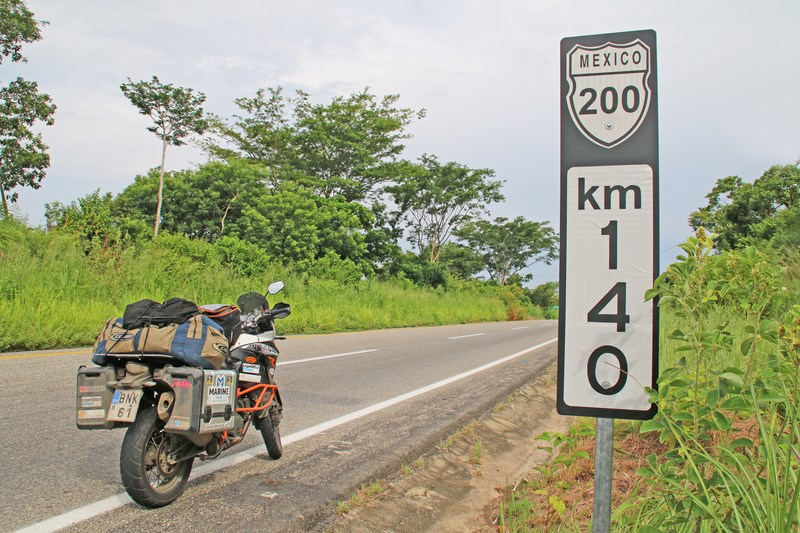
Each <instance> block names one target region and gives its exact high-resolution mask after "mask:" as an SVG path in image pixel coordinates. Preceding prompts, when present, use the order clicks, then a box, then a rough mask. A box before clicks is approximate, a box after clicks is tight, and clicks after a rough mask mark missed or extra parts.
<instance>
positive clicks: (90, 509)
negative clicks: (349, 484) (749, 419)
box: [16, 333, 557, 533]
mask: <svg viewBox="0 0 800 533" xmlns="http://www.w3.org/2000/svg"><path fill="white" fill-rule="evenodd" d="M481 335H482V333H481ZM556 340H557V339H550V340H549V341H546V342H543V343H541V344H537V345H536V346H531V347H530V348H526V349H524V350H522V351H519V352H517V353H514V354H511V355H507V356H506V357H502V358H500V359H497V360H495V361H492V362H491V363H486V364H485V365H481V366H479V367H477V368H473V369H472V370H467V371H466V372H462V373H460V374H456V375H455V376H451V377H449V378H446V379H443V380H441V381H437V382H436V383H431V384H430V385H426V386H425V387H422V388H419V389H416V390H413V391H411V392H407V393H405V394H401V395H400V396H395V397H394V398H389V399H388V400H384V401H382V402H379V403H376V404H373V405H370V406H367V407H365V408H363V409H359V410H358V411H353V412H352V413H349V414H346V415H344V416H340V417H337V418H334V419H331V420H328V421H327V422H322V423H321V424H317V425H315V426H311V427H309V428H306V429H301V430H300V431H297V432H295V433H292V434H291V435H287V436H286V437H284V438H283V439H282V440H283V444H284V445H289V444H292V443H295V442H298V441H301V440H303V439H307V438H309V437H313V436H314V435H319V434H320V433H323V432H325V431H327V430H329V429H333V428H335V427H337V426H341V425H342V424H346V423H348V422H352V421H353V420H358V419H359V418H362V417H365V416H367V415H371V414H372V413H376V412H378V411H381V410H382V409H386V408H388V407H392V406H394V405H397V404H399V403H401V402H405V401H407V400H410V399H412V398H416V397H417V396H420V395H422V394H425V393H427V392H431V391H433V390H436V389H439V388H441V387H444V386H446V385H449V384H451V383H455V382H456V381H459V380H462V379H464V378H468V377H469V376H473V375H475V374H477V373H479V372H483V371H484V370H488V369H489V368H492V367H495V366H497V365H501V364H503V363H507V362H508V361H511V360H513V359H516V358H518V357H521V356H523V355H525V354H528V353H530V352H533V351H535V350H538V349H539V348H543V347H545V346H547V345H548V344H552V343H554V342H556ZM264 453H266V450H265V449H264V447H263V446H261V445H259V446H254V447H252V448H249V449H247V450H244V451H241V452H239V453H236V454H234V455H231V456H226V457H222V458H220V459H215V460H214V461H213V462H211V463H203V464H202V465H201V466H199V467H198V468H195V469H194V470H193V471H192V477H191V479H193V480H194V479H198V478H201V477H203V476H207V475H209V474H212V473H214V472H217V471H218V470H222V469H223V468H227V467H229V466H233V465H235V464H238V463H241V462H243V461H247V460H248V459H252V458H254V457H257V456H259V455H263V454H264ZM130 502H131V499H130V497H129V496H128V495H127V494H124V493H123V494H117V495H115V496H111V497H110V498H106V499H104V500H100V501H98V502H95V503H90V504H89V505H85V506H83V507H80V508H78V509H74V510H72V511H68V512H66V513H64V514H61V515H58V516H54V517H52V518H48V519H47V520H43V521H42V522H39V523H37V524H33V525H30V526H27V527H25V528H23V529H19V530H17V531H16V533H45V532H48V533H49V532H52V531H57V530H59V529H62V528H65V527H67V526H71V525H73V524H77V523H79V522H82V521H84V520H88V519H90V518H94V517H95V516H98V515H101V514H103V513H106V512H108V511H112V510H114V509H117V508H119V507H122V506H124V505H127V504H128V503H130Z"/></svg>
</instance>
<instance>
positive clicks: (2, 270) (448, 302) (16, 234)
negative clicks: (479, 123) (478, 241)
mask: <svg viewBox="0 0 800 533" xmlns="http://www.w3.org/2000/svg"><path fill="white" fill-rule="evenodd" d="M82 243H83V241H81V240H79V238H78V237H76V236H71V235H65V234H59V233H54V232H51V233H45V232H43V231H41V230H36V229H31V228H27V227H25V226H23V225H21V224H19V223H15V222H13V221H12V222H8V221H6V222H0V351H8V350H24V349H44V348H59V347H69V346H83V345H89V344H91V343H93V342H94V338H95V335H96V334H97V333H98V332H99V330H100V328H101V326H102V324H103V323H104V322H105V321H106V320H107V319H109V318H112V317H117V316H121V315H122V312H123V311H124V309H125V306H126V305H127V304H128V303H131V302H134V301H137V300H140V299H143V298H150V299H153V300H157V301H164V300H166V299H168V298H171V297H175V296H179V297H182V298H186V299H188V300H191V301H194V302H196V303H198V304H207V303H231V304H232V303H235V302H236V299H237V297H238V296H239V295H240V294H242V293H244V292H248V291H264V290H265V289H266V287H267V285H268V284H269V283H270V282H272V281H275V280H278V279H281V280H283V281H285V283H286V289H285V291H284V292H282V293H280V294H278V295H276V296H272V297H271V298H270V303H276V302H277V301H285V302H287V303H289V304H291V306H292V315H291V316H290V317H289V318H287V319H285V320H282V321H281V322H280V332H281V333H285V334H302V333H331V332H338V331H355V330H365V329H379V328H389V327H410V326H428V325H442V324H454V323H471V322H481V321H497V320H506V319H507V318H508V316H509V314H510V312H511V311H510V310H511V308H512V307H513V313H514V314H515V315H516V314H517V313H519V312H520V311H519V308H520V303H519V301H515V300H514V298H513V296H512V295H511V293H510V292H509V291H505V290H503V289H498V288H496V287H487V286H485V285H481V284H478V283H465V282H457V281H454V282H451V283H450V284H449V286H448V288H447V289H446V290H445V289H443V288H439V289H430V288H421V287H417V286H414V285H411V284H410V283H408V282H400V281H398V282H393V281H378V280H362V281H360V282H357V283H347V284H343V283H337V282H335V281H331V280H327V279H318V278H311V277H309V276H306V275H304V274H303V273H298V272H291V271H289V270H287V269H286V268H284V267H280V266H273V267H269V268H266V269H265V270H264V271H263V272H260V273H259V274H258V275H256V276H250V277H245V276H241V275H237V274H235V271H236V269H233V268H228V266H227V265H225V264H223V263H222V262H221V260H220V259H219V257H218V256H217V254H216V253H215V251H214V248H213V246H212V245H210V244H207V243H204V242H202V241H190V240H188V239H185V238H182V237H174V236H163V237H162V236H159V238H158V239H157V240H156V241H153V242H150V243H145V244H144V245H139V246H136V247H129V248H127V249H124V250H120V249H108V250H102V249H91V250H89V251H88V252H84V249H85V245H84V244H82ZM239 271H241V269H240V270H239ZM535 311H536V310H535V309H534V308H533V307H532V306H528V307H527V308H526V312H527V314H526V315H525V316H526V317H530V316H532V315H533V314H534V313H535Z"/></svg>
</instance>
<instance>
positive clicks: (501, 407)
mask: <svg viewBox="0 0 800 533" xmlns="http://www.w3.org/2000/svg"><path fill="white" fill-rule="evenodd" d="M555 392H556V391H555V379H554V368H553V369H551V370H550V371H549V372H548V373H547V374H546V375H545V376H543V377H541V378H538V379H536V380H535V381H533V382H532V383H529V384H527V385H524V386H522V387H521V388H520V389H518V390H517V391H516V392H515V393H514V394H513V395H512V396H510V397H509V398H508V399H507V400H506V401H504V402H502V403H500V404H498V405H497V406H495V408H494V409H493V410H492V411H491V412H490V413H488V414H486V415H484V416H482V417H481V418H479V419H477V420H475V421H474V422H472V423H470V424H469V425H468V426H466V427H465V428H463V429H462V430H461V431H459V432H458V433H456V434H455V435H453V436H451V437H450V438H448V439H447V440H446V441H443V442H442V443H440V445H439V446H438V447H437V449H436V450H434V451H432V452H431V453H430V454H427V455H425V456H422V457H420V458H419V459H418V460H417V461H415V462H414V463H413V464H411V465H408V466H407V467H405V468H404V469H403V473H400V474H398V476H396V477H395V478H392V479H387V480H379V481H376V482H375V483H373V484H372V485H370V486H369V487H364V488H363V490H362V491H360V494H356V495H354V497H352V498H350V500H348V501H343V502H341V503H340V505H339V512H337V514H336V515H334V516H331V517H329V518H327V519H325V520H323V521H322V522H320V523H318V524H317V527H315V528H314V529H315V530H319V531H348V532H368V531H369V532H372V531H392V532H398V533H400V532H412V531H413V532H417V531H437V532H441V531H459V532H467V531H469V532H484V531H487V532H488V531H497V525H496V521H497V511H498V501H499V500H500V499H501V498H502V497H503V495H504V492H505V489H506V487H507V486H508V485H509V484H513V483H514V482H515V481H516V480H518V479H520V478H521V477H522V476H524V475H525V474H526V473H527V472H529V471H530V470H532V469H533V468H534V467H535V466H536V465H538V464H541V463H542V462H543V461H545V460H546V459H547V454H546V453H545V452H543V451H541V450H539V449H538V446H539V444H540V442H538V441H536V440H535V438H536V436H538V435H540V434H541V433H542V432H544V431H559V432H565V431H566V429H567V427H568V425H569V423H570V422H571V420H572V419H571V418H570V417H564V416H560V415H558V414H557V413H556V410H555Z"/></svg>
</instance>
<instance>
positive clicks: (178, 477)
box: [119, 408, 194, 507]
mask: <svg viewBox="0 0 800 533" xmlns="http://www.w3.org/2000/svg"><path fill="white" fill-rule="evenodd" d="M183 441H184V438H183V437H181V436H178V435H172V434H169V433H166V432H165V431H164V423H163V422H162V421H161V420H159V418H158V416H156V411H155V409H152V408H151V409H145V410H143V411H142V412H140V413H139V415H138V416H137V417H136V420H135V421H134V422H133V424H132V425H131V426H130V427H129V428H128V431H127V432H126V433H125V438H124V439H123V441H122V448H121V449H120V454H119V469H120V475H121V476H122V484H123V485H124V486H125V490H126V491H127V492H128V495H129V496H130V497H131V499H133V501H135V502H136V503H138V504H140V505H143V506H145V507H163V506H165V505H169V504H170V503H172V502H173V501H175V500H176V499H177V498H178V496H180V495H181V494H182V493H183V491H184V489H185V488H186V483H187V482H188V481H189V474H190V473H191V472H192V463H193V462H194V458H190V459H186V460H184V461H181V462H179V463H175V462H174V461H172V460H171V458H170V455H171V454H173V453H175V452H176V451H177V450H178V449H179V448H180V447H181V445H182V444H183Z"/></svg>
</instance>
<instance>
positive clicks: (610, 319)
mask: <svg viewBox="0 0 800 533" xmlns="http://www.w3.org/2000/svg"><path fill="white" fill-rule="evenodd" d="M656 82H657V77H656V35H655V32H654V31H652V30H644V31H636V32H625V33H613V34H605V35H590V36H583V37H572V38H567V39H563V40H562V41H561V261H560V282H561V294H560V299H559V307H560V309H559V346H558V404H557V405H558V412H559V413H561V414H567V415H584V416H596V417H608V418H631V419H648V418H652V416H653V415H654V414H655V412H656V407H655V406H654V405H652V404H651V403H650V402H649V401H648V398H647V395H646V394H645V392H644V387H645V386H647V387H653V388H655V381H656V378H657V375H658V309H657V307H656V306H655V304H654V302H652V301H650V302H646V301H645V300H644V293H645V291H646V290H647V289H649V288H650V287H652V284H653V281H654V280H655V278H656V276H657V275H658V114H657V111H658V106H657V101H658V99H657V90H656V89H657V85H656Z"/></svg>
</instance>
